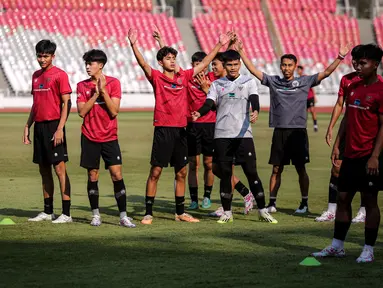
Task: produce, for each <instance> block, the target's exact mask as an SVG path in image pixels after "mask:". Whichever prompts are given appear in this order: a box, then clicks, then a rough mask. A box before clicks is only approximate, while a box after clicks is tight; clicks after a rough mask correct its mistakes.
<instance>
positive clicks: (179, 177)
mask: <svg viewBox="0 0 383 288" xmlns="http://www.w3.org/2000/svg"><path fill="white" fill-rule="evenodd" d="M186 174H187V169H186V167H183V168H182V169H181V170H180V171H178V172H177V173H176V180H177V181H184V180H185V179H186Z"/></svg>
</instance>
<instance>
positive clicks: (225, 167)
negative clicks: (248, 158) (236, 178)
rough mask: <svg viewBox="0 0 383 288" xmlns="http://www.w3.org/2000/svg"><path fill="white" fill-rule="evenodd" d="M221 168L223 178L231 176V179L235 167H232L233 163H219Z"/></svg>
mask: <svg viewBox="0 0 383 288" xmlns="http://www.w3.org/2000/svg"><path fill="white" fill-rule="evenodd" d="M219 170H220V173H221V177H222V179H224V178H225V179H226V178H229V179H230V181H231V176H232V174H233V169H232V167H231V163H229V162H227V163H226V162H223V163H221V164H220V165H219Z"/></svg>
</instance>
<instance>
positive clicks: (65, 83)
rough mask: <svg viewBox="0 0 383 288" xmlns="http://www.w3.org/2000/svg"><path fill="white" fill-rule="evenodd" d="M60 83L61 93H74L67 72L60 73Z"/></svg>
mask: <svg viewBox="0 0 383 288" xmlns="http://www.w3.org/2000/svg"><path fill="white" fill-rule="evenodd" d="M59 85H60V87H59V88H60V89H59V91H60V95H65V94H71V93H72V88H70V84H69V77H68V74H66V73H65V72H63V73H61V74H60V80H59Z"/></svg>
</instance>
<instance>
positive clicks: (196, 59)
mask: <svg viewBox="0 0 383 288" xmlns="http://www.w3.org/2000/svg"><path fill="white" fill-rule="evenodd" d="M206 56H207V55H206V53H205V52H202V51H198V52H195V53H194V54H193V55H192V58H191V59H192V60H191V61H192V63H194V62H202V60H203V59H204V58H205V57H206Z"/></svg>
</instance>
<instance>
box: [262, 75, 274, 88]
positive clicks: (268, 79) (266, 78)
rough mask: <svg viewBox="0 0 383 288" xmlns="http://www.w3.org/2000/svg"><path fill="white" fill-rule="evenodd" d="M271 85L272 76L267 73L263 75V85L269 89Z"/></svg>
mask: <svg viewBox="0 0 383 288" xmlns="http://www.w3.org/2000/svg"><path fill="white" fill-rule="evenodd" d="M271 83H272V76H270V75H267V74H266V73H263V77H262V81H261V84H262V85H265V86H267V87H270V85H271Z"/></svg>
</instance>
